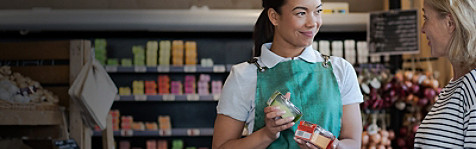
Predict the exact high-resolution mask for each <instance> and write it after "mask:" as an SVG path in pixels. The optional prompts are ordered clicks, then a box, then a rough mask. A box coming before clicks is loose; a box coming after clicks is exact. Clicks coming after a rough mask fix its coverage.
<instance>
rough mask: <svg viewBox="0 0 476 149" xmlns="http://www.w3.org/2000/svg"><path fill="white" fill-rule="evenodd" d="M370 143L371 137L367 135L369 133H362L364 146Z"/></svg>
mask: <svg viewBox="0 0 476 149" xmlns="http://www.w3.org/2000/svg"><path fill="white" fill-rule="evenodd" d="M368 143H369V135H368V134H367V132H365V131H364V132H363V133H362V145H364V146H365V145H367V144H368Z"/></svg>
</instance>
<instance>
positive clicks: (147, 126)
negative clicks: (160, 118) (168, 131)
mask: <svg viewBox="0 0 476 149" xmlns="http://www.w3.org/2000/svg"><path fill="white" fill-rule="evenodd" d="M145 129H147V130H158V129H159V127H158V126H157V123H156V122H145Z"/></svg>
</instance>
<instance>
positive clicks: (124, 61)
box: [121, 58, 132, 67]
mask: <svg viewBox="0 0 476 149" xmlns="http://www.w3.org/2000/svg"><path fill="white" fill-rule="evenodd" d="M121 66H125V67H131V66H132V60H131V59H130V58H123V59H121Z"/></svg>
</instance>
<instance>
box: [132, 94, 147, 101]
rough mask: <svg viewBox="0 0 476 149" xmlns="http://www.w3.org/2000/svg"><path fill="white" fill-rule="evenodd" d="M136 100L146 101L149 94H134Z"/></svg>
mask: <svg viewBox="0 0 476 149" xmlns="http://www.w3.org/2000/svg"><path fill="white" fill-rule="evenodd" d="M134 100H135V101H146V100H147V95H134Z"/></svg>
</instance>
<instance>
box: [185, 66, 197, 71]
mask: <svg viewBox="0 0 476 149" xmlns="http://www.w3.org/2000/svg"><path fill="white" fill-rule="evenodd" d="M183 71H184V72H197V66H184V67H183Z"/></svg>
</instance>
